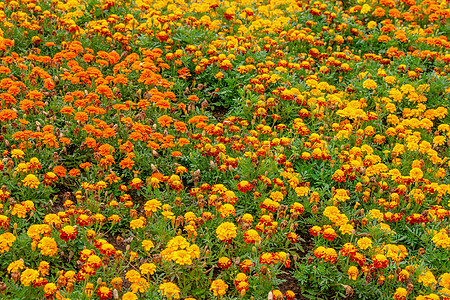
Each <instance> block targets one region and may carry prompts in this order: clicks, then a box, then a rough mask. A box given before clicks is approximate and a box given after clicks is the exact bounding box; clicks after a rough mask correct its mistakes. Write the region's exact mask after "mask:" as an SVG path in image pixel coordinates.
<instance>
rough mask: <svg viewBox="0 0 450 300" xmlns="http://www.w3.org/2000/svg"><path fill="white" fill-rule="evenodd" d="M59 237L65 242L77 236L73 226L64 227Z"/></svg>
mask: <svg viewBox="0 0 450 300" xmlns="http://www.w3.org/2000/svg"><path fill="white" fill-rule="evenodd" d="M59 236H60V237H61V239H62V240H64V241H66V242H67V241H68V240H74V239H75V237H76V236H77V230H76V229H75V228H74V227H73V226H70V225H66V226H64V227H63V228H62V229H61V231H60V235H59Z"/></svg>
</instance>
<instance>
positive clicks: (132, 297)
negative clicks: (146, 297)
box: [122, 292, 139, 300]
mask: <svg viewBox="0 0 450 300" xmlns="http://www.w3.org/2000/svg"><path fill="white" fill-rule="evenodd" d="M138 299H139V298H138V296H136V294H135V293H132V292H128V293H125V294H123V296H122V300H138Z"/></svg>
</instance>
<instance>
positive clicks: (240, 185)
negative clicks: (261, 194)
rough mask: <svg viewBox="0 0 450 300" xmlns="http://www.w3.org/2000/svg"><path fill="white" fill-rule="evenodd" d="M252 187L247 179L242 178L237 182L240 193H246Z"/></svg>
mask: <svg viewBox="0 0 450 300" xmlns="http://www.w3.org/2000/svg"><path fill="white" fill-rule="evenodd" d="M253 187H254V186H253V185H252V184H251V183H250V182H248V181H246V180H243V181H241V182H239V183H238V184H237V188H238V189H239V191H241V192H242V193H246V192H248V191H250V190H251V189H252V188H253Z"/></svg>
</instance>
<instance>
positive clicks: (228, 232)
mask: <svg viewBox="0 0 450 300" xmlns="http://www.w3.org/2000/svg"><path fill="white" fill-rule="evenodd" d="M216 234H217V238H218V239H219V240H221V241H222V242H225V243H231V240H232V239H234V238H235V237H236V235H237V227H236V225H234V224H233V223H231V222H224V223H222V224H220V225H219V226H218V227H217V229H216Z"/></svg>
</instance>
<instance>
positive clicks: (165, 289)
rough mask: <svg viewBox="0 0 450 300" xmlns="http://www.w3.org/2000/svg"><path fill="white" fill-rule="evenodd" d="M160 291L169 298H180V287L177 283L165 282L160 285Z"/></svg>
mask: <svg viewBox="0 0 450 300" xmlns="http://www.w3.org/2000/svg"><path fill="white" fill-rule="evenodd" d="M159 293H160V294H161V295H163V296H166V297H167V299H180V289H179V288H178V286H177V285H176V284H175V283H172V282H164V283H162V284H161V285H160V286H159Z"/></svg>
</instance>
